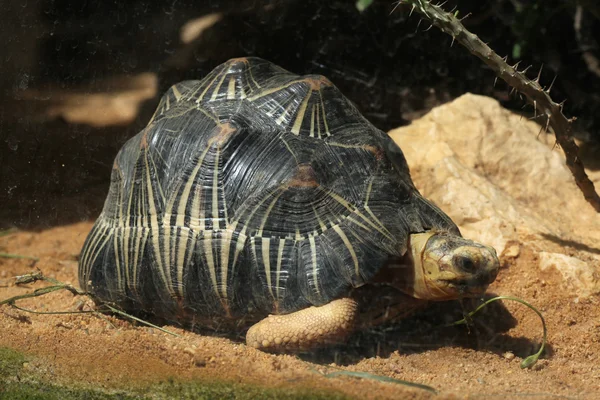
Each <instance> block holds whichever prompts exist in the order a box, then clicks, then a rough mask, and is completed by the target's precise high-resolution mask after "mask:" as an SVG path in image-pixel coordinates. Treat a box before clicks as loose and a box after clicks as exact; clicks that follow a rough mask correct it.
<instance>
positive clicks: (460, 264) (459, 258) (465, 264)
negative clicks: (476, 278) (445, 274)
mask: <svg viewBox="0 0 600 400" xmlns="http://www.w3.org/2000/svg"><path fill="white" fill-rule="evenodd" d="M452 263H453V264H454V266H455V267H457V268H458V269H460V270H461V271H465V272H475V271H476V270H477V263H476V262H475V261H474V260H473V259H472V258H471V257H465V256H463V255H459V254H457V255H455V256H454V257H452Z"/></svg>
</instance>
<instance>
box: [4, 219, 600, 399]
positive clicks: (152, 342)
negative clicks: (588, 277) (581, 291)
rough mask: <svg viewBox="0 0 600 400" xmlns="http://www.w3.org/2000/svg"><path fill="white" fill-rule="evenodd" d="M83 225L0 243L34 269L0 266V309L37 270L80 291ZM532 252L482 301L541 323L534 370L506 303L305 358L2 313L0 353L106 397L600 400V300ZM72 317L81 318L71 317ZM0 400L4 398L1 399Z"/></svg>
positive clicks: (444, 309)
mask: <svg viewBox="0 0 600 400" xmlns="http://www.w3.org/2000/svg"><path fill="white" fill-rule="evenodd" d="M91 226H92V223H91V222H82V223H76V224H72V225H66V226H60V227H54V228H50V229H47V230H42V231H38V232H28V231H16V232H14V233H11V234H8V235H5V236H3V237H0V249H1V251H4V252H8V253H14V254H20V255H26V256H34V257H37V258H39V260H37V261H35V260H31V259H8V258H0V299H6V298H8V297H11V296H16V295H22V294H25V293H30V292H32V290H33V289H34V288H38V287H42V286H47V285H48V284H47V283H39V282H38V283H35V284H28V285H19V286H17V285H15V279H14V277H15V276H17V275H22V274H28V273H32V272H35V271H36V270H40V271H42V272H43V273H44V274H45V275H46V276H49V277H52V278H55V279H57V280H59V281H61V282H67V283H69V282H70V283H73V284H74V285H77V255H78V253H79V250H80V248H81V246H82V244H83V241H84V239H85V237H86V235H87V233H88V232H89V230H90V229H91ZM535 261H536V260H535V256H534V252H533V251H531V250H530V249H529V248H528V246H527V244H525V243H520V251H519V254H518V255H517V256H516V257H515V256H514V254H512V255H511V256H510V257H505V256H503V257H502V259H501V262H502V265H503V268H502V270H501V272H500V275H499V277H498V279H497V280H496V282H495V283H494V284H493V285H492V286H491V287H490V289H489V292H490V293H494V294H499V295H511V296H516V297H519V298H522V299H525V300H527V301H529V302H530V303H532V304H533V305H534V306H536V307H537V308H538V309H539V310H540V311H541V312H542V313H543V315H544V317H545V319H546V323H547V326H548V345H547V348H546V351H545V352H544V355H543V357H542V359H540V360H539V361H538V363H537V364H536V365H535V366H534V367H533V368H531V369H521V368H520V367H519V364H520V362H521V361H522V359H523V358H524V357H526V356H527V355H529V354H532V353H534V352H535V351H537V349H538V348H539V345H540V341H541V333H542V327H541V324H540V319H539V318H537V317H536V315H535V314H534V313H533V312H532V311H531V310H530V309H528V308H526V307H524V306H522V305H520V304H518V303H516V302H510V301H504V302H503V304H501V303H500V302H494V303H491V304H490V306H489V307H487V308H485V309H484V311H482V312H480V313H478V314H476V315H475V316H474V317H473V325H471V326H470V327H467V326H464V325H461V326H454V327H447V326H446V327H445V326H444V325H446V324H447V323H448V322H452V321H455V320H459V319H461V318H462V314H463V311H462V307H464V308H465V309H467V310H471V309H474V307H475V305H476V303H478V302H473V303H467V304H462V305H461V304H460V303H458V302H449V303H439V304H433V305H432V306H431V307H429V308H428V309H427V310H426V311H423V312H420V313H419V314H417V315H415V316H413V317H411V318H408V319H406V320H405V321H403V322H402V323H400V324H397V325H395V326H384V327H381V328H378V329H376V330H375V329H374V330H371V331H368V332H361V333H357V334H356V335H355V336H354V337H352V338H351V340H350V341H349V343H348V344H347V345H345V346H338V347H334V348H330V349H325V350H320V351H317V352H314V353H310V354H300V355H275V354H268V353H264V352H261V351H258V350H255V349H253V348H249V347H246V346H245V344H244V343H243V340H241V338H224V337H218V335H210V334H207V333H202V334H199V333H193V332H188V331H184V330H182V329H179V328H177V327H172V326H166V327H165V328H166V329H168V330H169V331H171V332H174V333H176V334H178V335H180V337H174V336H171V335H169V334H167V333H164V332H161V331H159V330H157V329H155V328H151V327H145V326H142V325H139V324H133V323H131V322H129V321H127V320H124V319H121V318H116V317H113V316H106V317H103V318H100V317H99V316H97V315H94V314H60V315H40V314H32V313H30V312H25V311H21V310H18V309H15V308H13V307H10V306H8V305H4V306H0V332H1V334H0V347H7V348H11V349H15V350H17V351H19V352H23V353H25V354H26V355H27V357H28V361H27V362H26V363H25V364H23V372H22V373H23V374H25V375H27V374H29V376H34V377H35V378H36V379H38V380H42V381H46V382H50V381H51V382H53V383H55V384H59V385H67V386H68V385H76V386H83V387H92V388H95V389H98V388H101V389H103V390H129V389H135V388H137V389H143V388H147V387H149V386H150V385H152V384H154V383H159V382H165V381H168V380H176V381H178V382H189V381H194V380H218V381H222V382H230V383H234V382H237V383H243V384H252V385H259V386H264V387H279V388H281V387H283V388H310V390H311V391H313V393H318V392H320V391H326V392H331V393H334V394H335V393H337V394H343V395H346V396H348V397H350V398H399V397H401V398H415V399H427V398H432V397H437V398H443V399H446V398H449V399H452V398H492V397H508V398H511V397H512V398H517V397H522V396H528V397H534V398H536V399H538V398H539V399H544V398H582V399H583V398H596V396H600V368H599V367H598V365H599V360H598V357H599V356H598V355H599V354H600V307H598V302H599V298H598V297H588V298H585V299H583V298H581V299H578V298H574V297H573V296H572V295H570V294H569V293H568V291H566V290H564V289H563V286H562V282H561V281H562V278H561V276H560V274H559V273H558V272H556V271H549V272H548V271H546V272H543V273H542V272H541V271H539V269H538V268H537V262H535ZM85 300H86V298H85V297H82V296H74V295H73V294H71V293H70V292H67V291H59V292H53V293H51V294H48V295H45V296H42V297H37V298H32V299H25V300H22V301H20V302H18V305H19V306H20V307H24V308H29V309H31V310H35V311H76V310H77V309H78V307H79V305H80V304H81V302H82V301H85ZM79 308H80V307H79ZM340 370H341V371H359V372H366V373H369V374H374V375H378V376H383V377H390V378H394V379H401V380H407V381H411V382H415V383H420V384H425V385H429V386H431V387H433V388H435V389H436V390H437V391H438V393H439V394H438V395H437V396H436V395H434V394H432V393H430V392H427V391H425V390H422V389H417V388H409V387H406V386H401V385H397V384H394V383H388V382H382V381H381V380H378V379H373V378H369V377H368V378H366V379H361V378H357V377H351V376H344V375H337V376H335V377H333V376H325V374H327V373H331V372H335V371H340ZM0 397H2V396H1V393H0Z"/></svg>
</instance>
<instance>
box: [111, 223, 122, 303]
mask: <svg viewBox="0 0 600 400" xmlns="http://www.w3.org/2000/svg"><path fill="white" fill-rule="evenodd" d="M117 236H118V235H117V232H116V231H115V234H114V235H113V247H114V250H115V265H116V267H117V288H118V289H119V292H120V293H119V294H120V295H123V294H124V293H123V278H122V276H121V257H119V240H118V237H117Z"/></svg>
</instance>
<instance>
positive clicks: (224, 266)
mask: <svg viewBox="0 0 600 400" xmlns="http://www.w3.org/2000/svg"><path fill="white" fill-rule="evenodd" d="M232 240H233V232H232V231H230V230H226V231H223V234H222V236H221V241H222V243H223V247H222V248H221V296H222V297H223V298H225V299H227V273H228V270H229V249H230V247H231V241H232ZM231 267H232V268H233V265H232V266H231Z"/></svg>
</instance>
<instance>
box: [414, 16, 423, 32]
mask: <svg viewBox="0 0 600 400" xmlns="http://www.w3.org/2000/svg"><path fill="white" fill-rule="evenodd" d="M421 22H423V18H421V19H420V20H419V23H418V24H417V29H415V32H418V31H419V27H420V26H421Z"/></svg>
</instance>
